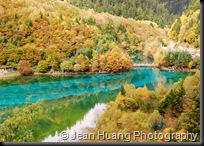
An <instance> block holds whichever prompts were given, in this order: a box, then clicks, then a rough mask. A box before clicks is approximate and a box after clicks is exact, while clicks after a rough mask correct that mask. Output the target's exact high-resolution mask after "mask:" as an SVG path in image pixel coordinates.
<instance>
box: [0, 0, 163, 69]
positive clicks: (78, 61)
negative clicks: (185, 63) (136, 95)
mask: <svg viewBox="0 0 204 146" xmlns="http://www.w3.org/2000/svg"><path fill="white" fill-rule="evenodd" d="M0 20H1V21H0V64H1V65H9V66H13V67H14V68H17V64H18V63H19V62H20V61H21V60H27V61H28V62H29V63H30V65H31V67H32V68H33V69H34V71H38V72H48V71H72V72H73V71H75V72H79V71H94V72H98V71H106V72H118V71H122V70H127V69H130V68H131V66H132V61H131V59H130V56H129V54H128V53H130V52H136V51H140V50H145V49H149V47H148V44H147V43H146V41H148V40H149V41H156V42H159V41H158V40H159V39H161V38H162V37H164V36H165V35H166V31H165V30H163V29H160V28H158V26H157V24H156V23H154V22H151V21H135V20H133V19H125V18H122V17H116V16H112V15H110V14H107V13H101V14H97V13H95V12H94V11H92V10H88V11H86V10H80V9H78V8H76V7H74V6H72V5H70V4H69V3H67V2H65V1H64V2H62V1H60V0H55V1H54V0H53V1H50V0H35V1H32V0H19V1H14V0H12V1H7V0H3V1H0ZM157 45H160V42H159V43H157ZM157 45H156V46H157ZM156 46H155V45H154V47H155V48H156ZM154 50H155V49H153V51H152V53H154ZM110 54H112V56H109V55H110ZM115 66H116V67H115Z"/></svg>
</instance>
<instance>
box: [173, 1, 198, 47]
mask: <svg viewBox="0 0 204 146" xmlns="http://www.w3.org/2000/svg"><path fill="white" fill-rule="evenodd" d="M169 37H170V38H171V39H173V40H175V41H178V42H185V43H187V44H189V45H193V46H194V47H195V48H199V47H200V1H199V0H191V2H190V4H189V7H188V9H187V11H185V12H184V13H183V14H182V16H181V17H179V18H178V19H177V20H176V21H175V22H174V23H173V25H172V27H171V29H170V30H169Z"/></svg>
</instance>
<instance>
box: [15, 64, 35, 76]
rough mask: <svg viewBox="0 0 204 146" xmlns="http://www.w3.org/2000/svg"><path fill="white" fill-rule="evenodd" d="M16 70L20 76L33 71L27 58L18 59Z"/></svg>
mask: <svg viewBox="0 0 204 146" xmlns="http://www.w3.org/2000/svg"><path fill="white" fill-rule="evenodd" d="M17 70H18V72H19V73H20V74H21V75H22V76H27V75H31V74H32V73H33V71H32V68H31V67H30V63H29V62H28V61H27V60H22V61H20V62H19V63H18V67H17Z"/></svg>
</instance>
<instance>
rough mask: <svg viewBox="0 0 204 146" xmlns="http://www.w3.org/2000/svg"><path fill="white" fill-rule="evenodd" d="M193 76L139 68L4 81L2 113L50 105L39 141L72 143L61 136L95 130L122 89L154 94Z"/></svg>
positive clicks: (40, 127) (41, 123)
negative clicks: (131, 87) (129, 87)
mask: <svg viewBox="0 0 204 146" xmlns="http://www.w3.org/2000/svg"><path fill="white" fill-rule="evenodd" d="M193 74H194V73H187V72H167V71H160V70H158V69H145V68H138V69H135V70H131V71H128V72H122V73H118V74H93V75H87V74H83V75H64V76H47V75H46V76H26V77H17V78H13V79H11V80H0V110H1V109H4V110H5V109H7V108H8V109H9V108H11V109H12V108H13V107H16V106H21V105H25V104H27V103H33V102H37V101H40V100H43V101H47V103H46V104H47V106H46V107H45V108H46V109H47V110H46V111H47V112H48V113H49V114H50V115H49V117H47V116H45V119H41V120H39V121H38V122H37V123H34V125H33V127H35V128H34V133H36V134H35V135H36V139H37V141H50V142H51V141H53V142H54V141H55V142H59V141H70V139H67V140H66V139H62V137H61V135H60V134H61V132H62V131H63V130H64V132H67V133H69V134H71V135H70V136H72V135H73V134H74V132H76V131H77V132H87V129H89V128H94V127H95V125H96V123H97V121H98V119H99V117H100V115H101V114H103V112H104V109H105V107H106V103H108V102H110V101H113V100H115V98H116V96H117V94H118V92H119V90H120V88H121V86H122V85H126V84H133V85H134V86H135V87H141V86H144V85H146V86H147V88H148V89H150V90H154V89H155V88H156V86H157V83H158V82H161V83H162V84H163V85H164V86H166V87H167V88H170V87H171V86H172V85H173V83H175V82H177V81H178V80H179V79H180V78H183V79H184V78H186V77H187V76H188V75H193ZM72 97H77V99H76V102H73V103H71V104H70V106H65V104H64V103H65V102H66V101H67V99H69V98H70V99H71V98H72ZM54 107H56V109H55V108H54ZM49 110H50V111H49ZM49 119H53V120H49ZM57 119H60V121H61V122H60V123H59V124H56V120H57ZM71 141H77V140H71Z"/></svg>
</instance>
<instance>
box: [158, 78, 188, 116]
mask: <svg viewBox="0 0 204 146" xmlns="http://www.w3.org/2000/svg"><path fill="white" fill-rule="evenodd" d="M184 95H185V89H184V87H183V80H182V79H180V80H179V81H178V82H177V83H175V84H174V85H173V88H172V89H171V90H170V92H169V93H168V94H167V95H166V96H165V97H164V99H162V101H161V102H160V104H159V106H158V111H159V112H160V114H162V115H164V114H165V113H166V109H167V108H168V107H169V108H170V112H171V113H170V114H171V115H172V116H173V117H179V116H180V114H181V113H182V112H183V101H184Z"/></svg>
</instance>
